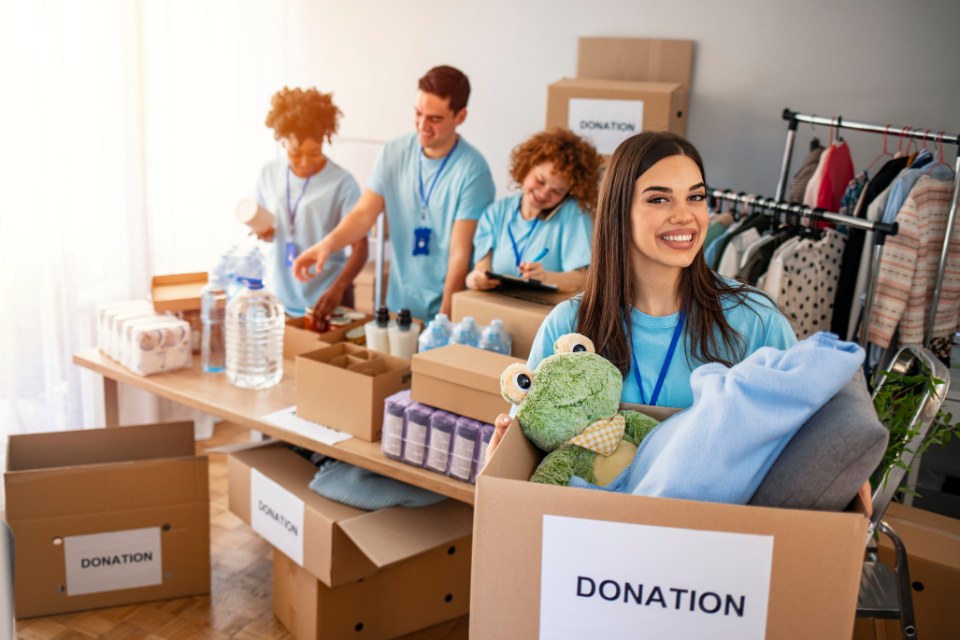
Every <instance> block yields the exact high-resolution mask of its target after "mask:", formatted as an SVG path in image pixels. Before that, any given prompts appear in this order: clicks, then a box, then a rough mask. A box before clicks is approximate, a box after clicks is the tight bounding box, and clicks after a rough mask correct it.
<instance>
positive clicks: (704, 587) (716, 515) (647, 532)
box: [470, 408, 867, 640]
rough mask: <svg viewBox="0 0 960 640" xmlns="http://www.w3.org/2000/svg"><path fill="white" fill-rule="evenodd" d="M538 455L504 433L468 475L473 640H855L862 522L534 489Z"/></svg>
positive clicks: (850, 516) (853, 517)
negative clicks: (471, 482) (638, 639)
mask: <svg viewBox="0 0 960 640" xmlns="http://www.w3.org/2000/svg"><path fill="white" fill-rule="evenodd" d="M656 409H657V408H648V410H647V413H648V414H650V415H653V416H654V417H657V418H659V419H662V418H663V417H665V414H664V413H659V415H658V412H657V410H656ZM541 457H542V452H540V451H538V450H537V449H536V447H534V445H533V444H532V443H530V442H529V441H528V440H527V439H526V438H525V437H524V436H523V434H522V432H521V431H520V430H519V429H509V430H508V431H507V433H506V435H505V438H504V440H503V442H502V443H501V445H500V447H499V448H498V449H497V451H496V452H495V454H494V456H493V458H492V459H491V461H490V463H489V464H488V465H487V466H486V467H485V468H484V470H483V471H482V472H481V474H480V476H479V477H478V478H477V501H476V513H475V520H474V532H475V535H474V540H473V542H474V547H473V556H474V560H475V563H474V570H473V576H472V589H471V611H470V638H471V639H474V640H483V639H492V638H505V637H511V638H558V637H567V638H577V637H582V638H587V637H590V638H623V637H634V636H635V635H636V633H637V630H638V629H642V630H643V634H644V636H645V637H647V636H649V637H662V638H707V637H709V638H729V639H731V640H734V639H736V640H747V639H759V638H818V640H822V639H832V638H836V639H838V640H839V639H843V640H847V639H849V638H850V637H851V634H852V632H853V623H854V612H855V610H856V604H857V592H858V588H859V582H860V571H861V567H862V564H863V551H864V546H865V542H866V532H867V519H866V518H865V517H864V515H863V514H862V513H831V512H814V511H801V510H787V509H769V508H761V507H747V506H737V505H726V504H716V503H706V502H694V501H688V500H672V499H664V498H648V497H641V496H634V495H623V494H614V493H605V492H601V491H595V490H589V489H574V488H571V487H560V486H548V485H541V484H534V483H531V482H529V478H530V475H531V474H532V473H533V471H534V469H535V468H536V466H537V464H538V463H539V461H540V459H541ZM504 540H509V541H510V544H507V545H505V544H503V541H504Z"/></svg>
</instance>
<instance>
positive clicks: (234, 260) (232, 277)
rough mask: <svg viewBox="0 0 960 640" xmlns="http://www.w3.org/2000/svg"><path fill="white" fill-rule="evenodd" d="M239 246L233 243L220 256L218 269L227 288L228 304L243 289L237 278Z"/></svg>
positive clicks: (239, 257) (239, 258)
mask: <svg viewBox="0 0 960 640" xmlns="http://www.w3.org/2000/svg"><path fill="white" fill-rule="evenodd" d="M241 259H242V256H241V255H240V248H239V247H238V246H237V245H233V246H232V247H230V248H229V249H227V252H226V253H224V254H223V256H221V257H220V263H219V265H220V266H219V269H220V271H221V275H222V277H223V282H224V285H226V288H227V303H228V304H229V303H230V301H231V300H233V299H234V298H235V297H236V295H237V294H238V293H240V292H241V291H243V285H242V284H240V282H239V281H238V280H237V272H238V271H239V269H240V261H241Z"/></svg>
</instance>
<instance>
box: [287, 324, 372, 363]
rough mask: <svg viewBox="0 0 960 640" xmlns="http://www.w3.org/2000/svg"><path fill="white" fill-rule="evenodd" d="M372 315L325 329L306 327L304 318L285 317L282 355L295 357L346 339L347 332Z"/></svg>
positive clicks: (360, 325) (359, 325)
mask: <svg viewBox="0 0 960 640" xmlns="http://www.w3.org/2000/svg"><path fill="white" fill-rule="evenodd" d="M372 319H373V316H369V315H364V316H363V317H362V318H358V319H356V320H353V321H352V322H349V323H347V324H343V325H330V327H329V328H328V329H327V330H326V331H320V332H318V331H311V330H310V329H307V325H306V319H305V318H287V322H286V324H285V325H284V328H283V357H284V358H296V357H297V356H298V355H300V354H301V353H307V352H308V351H316V350H317V349H322V348H323V347H327V346H329V345H331V344H334V343H337V342H343V341H344V340H346V339H347V333H348V332H350V331H351V330H353V329H356V328H357V327H362V326H363V325H365V324H367V323H368V322H370V320H372Z"/></svg>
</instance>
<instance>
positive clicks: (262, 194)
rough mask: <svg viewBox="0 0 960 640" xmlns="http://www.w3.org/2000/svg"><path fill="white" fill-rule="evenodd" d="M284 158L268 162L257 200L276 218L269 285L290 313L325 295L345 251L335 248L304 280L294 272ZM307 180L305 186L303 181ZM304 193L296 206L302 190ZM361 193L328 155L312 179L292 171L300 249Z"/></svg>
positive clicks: (323, 233) (333, 224)
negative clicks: (290, 264) (290, 263)
mask: <svg viewBox="0 0 960 640" xmlns="http://www.w3.org/2000/svg"><path fill="white" fill-rule="evenodd" d="M288 166H289V164H288V162H287V159H286V158H277V159H276V160H274V161H273V162H269V163H267V164H266V165H264V167H263V169H262V170H261V171H260V178H259V179H258V180H257V202H258V203H259V204H260V206H261V207H263V208H264V209H266V210H267V211H269V212H270V213H272V214H273V215H274V216H275V217H276V231H275V234H274V238H273V251H272V255H271V256H270V263H269V270H268V272H267V285H268V286H269V287H270V288H271V289H272V290H273V292H274V293H276V294H277V297H278V298H280V302H282V303H283V308H284V310H285V311H286V312H287V314H289V315H291V316H294V317H301V316H303V315H304V314H305V313H306V311H307V310H308V309H312V308H313V306H314V305H315V304H316V302H317V300H318V299H319V298H320V296H321V295H323V293H324V292H325V291H326V290H327V289H328V288H329V287H330V285H331V284H333V281H334V280H336V278H337V276H339V275H340V272H341V271H343V266H344V265H345V264H346V262H347V253H346V251H345V250H341V251H337V252H336V253H334V254H333V255H331V256H330V259H329V260H327V262H326V263H325V264H324V265H323V269H322V270H321V271H320V273H319V274H317V277H315V278H312V279H310V280H309V281H307V282H300V281H299V280H297V279H296V278H294V277H293V272H292V271H291V268H290V267H288V266H287V263H286V254H287V252H286V247H287V242H289V241H290V240H291V234H290V217H289V215H288V213H287V167H288ZM305 183H306V185H307V190H306V192H304V190H303V186H304V184H305ZM301 193H302V194H303V198H302V199H301V200H300V204H299V205H297V204H296V203H297V199H298V198H300V194H301ZM359 197H360V187H359V186H357V181H356V180H354V179H353V176H352V175H350V174H349V173H348V172H347V171H346V170H345V169H343V167H341V166H339V165H337V164H336V163H334V162H333V161H332V160H330V159H329V158H327V163H326V164H325V165H324V167H323V169H321V170H320V171H319V172H318V173H316V174H314V175H313V176H311V177H310V181H309V183H307V181H306V180H305V179H303V178H298V177H297V176H296V175H295V174H294V173H293V172H292V171H291V172H290V206H291V208H293V209H295V210H296V217H295V219H294V222H295V224H294V233H293V235H292V240H293V242H294V243H295V244H296V245H297V251H298V252H302V251H304V250H306V249H308V248H309V247H312V246H313V245H314V244H316V243H318V242H320V241H321V240H323V238H324V237H326V235H327V234H328V233H330V232H331V231H333V229H334V227H336V226H337V225H338V224H339V223H340V221H341V220H342V219H343V218H344V216H346V215H347V213H349V212H350V210H351V209H352V208H353V205H354V204H356V202H357V199H358V198H359Z"/></svg>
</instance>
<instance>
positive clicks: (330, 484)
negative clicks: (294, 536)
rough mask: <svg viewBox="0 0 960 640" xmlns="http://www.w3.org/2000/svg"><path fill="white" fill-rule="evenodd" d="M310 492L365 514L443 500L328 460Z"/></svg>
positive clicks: (423, 490)
mask: <svg viewBox="0 0 960 640" xmlns="http://www.w3.org/2000/svg"><path fill="white" fill-rule="evenodd" d="M310 489H311V491H315V492H317V493H319V494H320V495H322V496H323V497H324V498H329V499H330V500H334V501H336V502H340V503H342V504H345V505H348V506H351V507H354V508H356V509H364V510H366V511H376V510H377V509H386V508H387V507H429V506H430V505H432V504H436V503H438V502H440V501H441V500H445V499H446V498H445V497H444V496H441V495H439V494H436V493H434V492H432V491H427V490H426V489H421V488H420V487H415V486H413V485H409V484H407V483H405V482H400V481H399V480H394V479H393V478H387V477H384V476H381V475H379V474H376V473H374V472H373V471H369V470H367V469H361V468H360V467H355V466H353V465H352V464H347V463H346V462H340V461H339V460H333V459H329V458H328V459H327V460H325V461H323V463H321V465H320V470H319V471H317V474H316V475H315V476H313V480H312V481H311V482H310Z"/></svg>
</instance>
